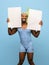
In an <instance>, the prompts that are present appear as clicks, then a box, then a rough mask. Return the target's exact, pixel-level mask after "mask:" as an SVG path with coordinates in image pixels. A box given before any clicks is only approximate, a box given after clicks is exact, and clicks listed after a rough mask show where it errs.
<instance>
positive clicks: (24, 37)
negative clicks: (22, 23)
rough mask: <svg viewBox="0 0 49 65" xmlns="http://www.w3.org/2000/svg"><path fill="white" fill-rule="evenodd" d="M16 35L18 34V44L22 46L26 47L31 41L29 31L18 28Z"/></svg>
mask: <svg viewBox="0 0 49 65" xmlns="http://www.w3.org/2000/svg"><path fill="white" fill-rule="evenodd" d="M18 33H19V37H20V42H21V43H22V44H23V45H24V46H28V45H29V43H30V42H31V41H32V40H31V31H30V30H29V29H22V28H18Z"/></svg>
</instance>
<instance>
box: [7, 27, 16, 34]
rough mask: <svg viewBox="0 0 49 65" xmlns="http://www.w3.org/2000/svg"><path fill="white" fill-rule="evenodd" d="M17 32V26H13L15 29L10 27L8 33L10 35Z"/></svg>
mask: <svg viewBox="0 0 49 65" xmlns="http://www.w3.org/2000/svg"><path fill="white" fill-rule="evenodd" d="M16 32H17V28H13V29H11V28H8V34H9V35H13V34H15V33H16Z"/></svg>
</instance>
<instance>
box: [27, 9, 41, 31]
mask: <svg viewBox="0 0 49 65" xmlns="http://www.w3.org/2000/svg"><path fill="white" fill-rule="evenodd" d="M41 20H42V11H40V10H33V9H29V15H28V20H27V23H28V27H27V29H32V30H41V25H39V22H40V21H41Z"/></svg>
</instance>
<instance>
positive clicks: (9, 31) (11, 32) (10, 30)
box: [7, 18, 18, 35]
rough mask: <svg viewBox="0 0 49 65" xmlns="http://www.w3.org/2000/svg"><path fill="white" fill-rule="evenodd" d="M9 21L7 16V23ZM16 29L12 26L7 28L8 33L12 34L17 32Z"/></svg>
mask: <svg viewBox="0 0 49 65" xmlns="http://www.w3.org/2000/svg"><path fill="white" fill-rule="evenodd" d="M9 22H10V19H9V18H7V23H9ZM17 30H18V29H17V28H13V29H11V28H8V34H9V35H13V34H15V33H16V32H17Z"/></svg>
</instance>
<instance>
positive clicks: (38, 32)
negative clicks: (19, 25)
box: [31, 21, 43, 38]
mask: <svg viewBox="0 0 49 65" xmlns="http://www.w3.org/2000/svg"><path fill="white" fill-rule="evenodd" d="M39 25H41V26H42V25H43V22H42V21H40V22H39ZM31 33H32V34H33V35H34V36H35V37H36V38H37V37H38V36H39V34H40V31H36V30H31Z"/></svg>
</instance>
